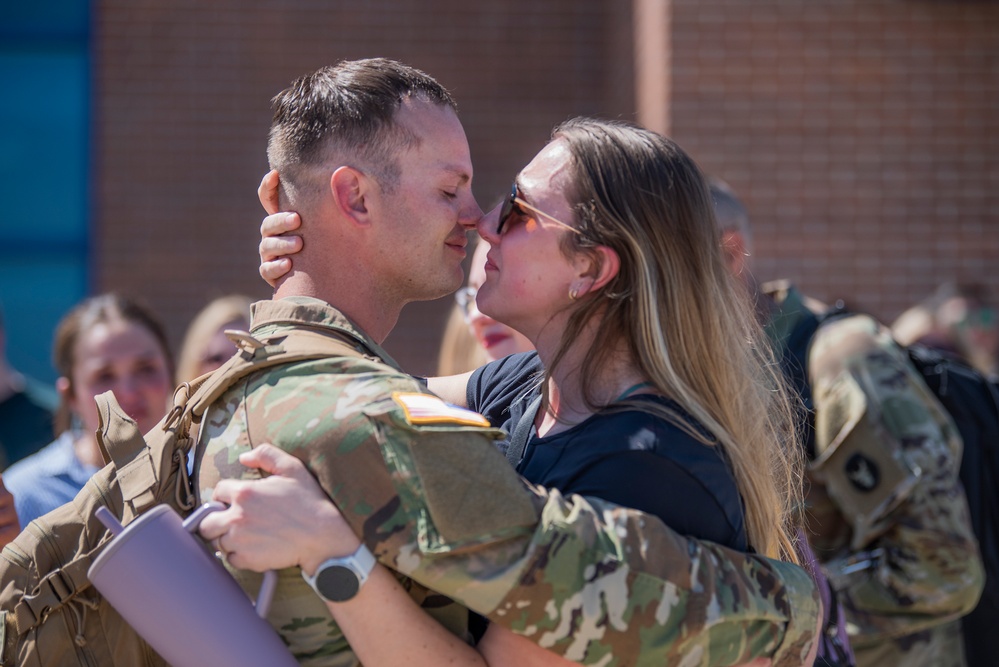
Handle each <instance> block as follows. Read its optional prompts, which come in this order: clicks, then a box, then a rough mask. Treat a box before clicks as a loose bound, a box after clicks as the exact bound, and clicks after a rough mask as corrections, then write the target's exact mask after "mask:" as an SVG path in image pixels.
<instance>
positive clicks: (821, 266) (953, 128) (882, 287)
mask: <svg viewBox="0 0 999 667" xmlns="http://www.w3.org/2000/svg"><path fill="white" fill-rule="evenodd" d="M672 26H673V32H672V45H673V52H672V65H673V69H672V82H673V86H672V90H671V99H672V109H671V110H672V116H671V119H670V120H671V126H672V133H673V136H674V137H675V138H676V139H677V140H678V141H679V143H680V144H681V145H683V146H684V147H685V148H686V149H687V150H688V151H690V152H691V153H692V154H693V155H694V156H695V157H696V158H697V159H698V160H699V162H700V163H701V165H702V167H704V168H705V169H706V170H707V171H710V172H712V173H715V174H717V175H719V176H721V177H722V178H724V179H725V180H727V181H729V182H730V183H731V184H732V186H733V187H734V188H735V189H736V190H737V191H738V192H739V193H740V194H741V195H742V196H743V197H744V199H745V200H746V202H747V204H748V206H749V208H750V213H751V215H752V219H753V231H754V234H755V246H756V247H755V255H756V261H755V271H756V273H757V274H758V276H759V277H761V278H762V279H772V278H775V277H788V278H792V279H794V280H795V281H797V282H799V283H800V284H801V285H802V286H804V287H805V288H807V290H808V291H810V292H812V293H814V294H815V296H817V297H819V298H824V299H834V298H843V299H845V300H846V301H847V302H848V303H850V304H852V305H853V306H854V307H857V308H862V309H866V310H869V311H870V312H873V313H875V314H877V315H879V316H880V317H882V318H883V319H887V320H889V321H890V319H892V318H894V317H895V316H896V315H898V314H899V312H901V311H902V310H903V309H904V308H905V307H907V306H908V305H910V304H911V303H912V302H913V301H916V300H918V299H920V298H922V297H923V296H926V295H927V294H928V293H930V292H931V291H932V290H933V288H934V287H935V286H936V285H937V284H938V283H940V282H942V281H944V280H948V279H955V280H975V281H982V282H985V283H986V284H987V285H988V286H989V287H990V288H991V292H992V294H993V297H994V298H995V299H999V4H996V3H984V2H925V1H916V0H856V1H851V0H840V1H838V2H803V1H794V2H792V1H790V0H753V1H752V2H747V1H744V0H674V1H673V14H672Z"/></svg>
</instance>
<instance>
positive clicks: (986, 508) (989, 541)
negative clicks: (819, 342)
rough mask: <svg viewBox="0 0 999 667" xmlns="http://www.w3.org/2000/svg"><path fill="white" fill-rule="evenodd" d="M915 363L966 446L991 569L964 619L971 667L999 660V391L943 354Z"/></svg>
mask: <svg viewBox="0 0 999 667" xmlns="http://www.w3.org/2000/svg"><path fill="white" fill-rule="evenodd" d="M908 351H909V359H911V360H912V364H913V365H914V366H915V367H916V369H917V370H918V371H919V372H920V374H921V375H922V376H923V379H924V380H925V381H926V384H927V385H928V386H929V388H930V389H931V390H933V393H934V394H935V395H936V397H937V398H938V399H939V400H940V403H942V404H943V406H944V407H945V408H946V409H947V411H948V412H949V413H950V416H951V417H952V418H953V419H954V423H955V424H956V425H957V429H958V430H959V431H960V432H961V439H962V440H964V456H963V457H962V459H961V483H962V484H963V485H964V492H965V494H966V495H967V497H968V508H969V510H970V511H971V525H972V528H973V529H974V531H975V537H976V538H978V547H979V550H980V551H981V554H982V564H983V565H984V566H985V590H984V591H983V592H982V597H981V599H980V600H979V602H978V606H977V607H975V609H974V611H972V612H971V613H970V614H968V615H967V616H965V617H964V618H962V619H961V628H962V631H963V634H964V652H965V656H966V657H967V659H968V666H969V667H979V666H984V665H994V664H995V661H996V656H997V655H999V386H997V385H996V383H994V382H990V381H989V380H988V379H986V378H985V377H984V376H983V375H982V374H981V373H979V372H978V371H976V370H974V369H972V368H970V367H969V366H966V365H964V364H963V363H961V362H960V361H957V360H955V359H953V358H950V357H948V356H947V355H945V354H943V353H941V352H940V351H939V350H934V349H930V348H927V347H922V346H918V345H914V346H912V347H910V348H909V350H908Z"/></svg>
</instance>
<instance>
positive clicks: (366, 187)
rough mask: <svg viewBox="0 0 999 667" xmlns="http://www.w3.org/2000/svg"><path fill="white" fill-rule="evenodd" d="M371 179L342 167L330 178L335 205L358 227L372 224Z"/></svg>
mask: <svg viewBox="0 0 999 667" xmlns="http://www.w3.org/2000/svg"><path fill="white" fill-rule="evenodd" d="M373 185H374V184H373V183H372V181H371V179H369V178H368V177H367V176H365V175H364V174H363V173H362V172H360V171H358V170H356V169H354V168H353V167H340V168H338V169H337V170H336V171H334V172H333V175H332V176H330V191H331V193H332V194H333V205H334V206H335V207H336V209H337V211H338V212H339V213H340V214H341V215H343V216H344V217H346V218H349V219H350V220H353V221H354V223H355V224H357V225H368V224H370V211H369V204H370V202H369V201H368V198H369V197H370V196H371V192H372V189H371V188H372V186H373Z"/></svg>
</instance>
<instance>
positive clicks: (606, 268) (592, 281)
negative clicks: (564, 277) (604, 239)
mask: <svg viewBox="0 0 999 667" xmlns="http://www.w3.org/2000/svg"><path fill="white" fill-rule="evenodd" d="M580 261H581V262H583V263H584V264H583V266H581V267H580V269H581V270H580V274H579V277H578V278H577V279H576V280H575V281H573V285H572V287H573V288H574V289H575V290H576V293H577V294H578V295H579V296H583V295H584V294H589V293H591V292H597V291H598V290H600V289H602V288H603V287H604V286H605V285H607V284H608V283H609V282H610V281H612V280H614V278H615V277H616V276H617V274H618V272H620V271H621V258H620V257H619V256H618V254H617V251H615V250H613V249H612V248H608V247H607V246H604V245H601V246H597V247H596V248H593V250H592V252H590V253H587V254H586V255H583V256H581V258H580Z"/></svg>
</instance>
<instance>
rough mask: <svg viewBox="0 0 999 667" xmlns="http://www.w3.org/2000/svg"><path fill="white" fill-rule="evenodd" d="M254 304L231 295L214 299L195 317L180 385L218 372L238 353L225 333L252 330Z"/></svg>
mask: <svg viewBox="0 0 999 667" xmlns="http://www.w3.org/2000/svg"><path fill="white" fill-rule="evenodd" d="M252 302H253V301H252V300H251V299H250V297H248V296H243V295H242V294H230V295H228V296H222V297H219V298H217V299H213V300H212V301H211V302H209V303H208V305H206V306H205V307H204V308H202V309H201V310H200V311H199V312H198V314H197V315H195V316H194V319H193V320H191V323H190V324H189V325H188V326H187V333H186V334H184V345H183V347H181V348H180V357H179V359H178V361H177V384H181V383H183V382H190V381H191V380H193V379H194V378H196V377H199V376H201V375H204V374H205V373H208V372H210V371H213V370H215V369H216V368H218V367H219V366H221V365H222V364H224V363H225V362H226V360H227V359H228V358H229V357H231V356H232V355H233V353H235V352H236V346H235V345H233V343H232V341H230V340H229V339H228V338H227V337H226V335H225V330H226V329H242V330H246V329H249V328H250V304H251V303H252Z"/></svg>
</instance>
